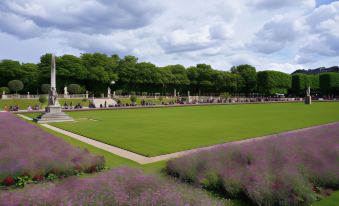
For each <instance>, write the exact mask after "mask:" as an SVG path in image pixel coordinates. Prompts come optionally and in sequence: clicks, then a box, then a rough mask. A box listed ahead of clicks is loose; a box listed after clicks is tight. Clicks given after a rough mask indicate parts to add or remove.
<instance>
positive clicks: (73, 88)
mask: <svg viewBox="0 0 339 206" xmlns="http://www.w3.org/2000/svg"><path fill="white" fill-rule="evenodd" d="M68 91H69V93H71V94H80V92H81V87H80V85H79V84H70V85H68Z"/></svg>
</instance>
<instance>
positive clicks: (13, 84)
mask: <svg viewBox="0 0 339 206" xmlns="http://www.w3.org/2000/svg"><path fill="white" fill-rule="evenodd" d="M8 88H9V89H10V90H11V91H15V93H18V91H21V90H22V89H23V88H24V84H23V83H22V81H20V80H12V81H10V82H8Z"/></svg>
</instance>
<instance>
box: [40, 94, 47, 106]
mask: <svg viewBox="0 0 339 206" xmlns="http://www.w3.org/2000/svg"><path fill="white" fill-rule="evenodd" d="M39 102H40V103H41V104H44V103H45V102H47V97H46V96H45V95H41V96H40V97H39Z"/></svg>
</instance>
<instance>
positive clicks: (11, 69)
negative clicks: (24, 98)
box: [0, 59, 22, 85]
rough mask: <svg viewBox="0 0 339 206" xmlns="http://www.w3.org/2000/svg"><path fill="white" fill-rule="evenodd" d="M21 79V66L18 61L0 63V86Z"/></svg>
mask: <svg viewBox="0 0 339 206" xmlns="http://www.w3.org/2000/svg"><path fill="white" fill-rule="evenodd" d="M21 77H22V72H21V65H20V63H19V62H18V61H13V60H7V59H5V60H2V61H0V85H6V84H7V83H8V80H9V79H20V78H21Z"/></svg>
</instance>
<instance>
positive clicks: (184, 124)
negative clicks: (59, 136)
mask: <svg viewBox="0 0 339 206" xmlns="http://www.w3.org/2000/svg"><path fill="white" fill-rule="evenodd" d="M69 115H71V116H72V117H74V118H75V119H76V120H78V121H77V122H75V123H54V124H53V125H54V126H57V127H60V128H63V129H66V130H69V131H72V132H74V133H77V134H80V135H83V136H87V137H90V138H93V139H96V140H99V141H102V142H105V143H108V144H111V145H114V146H118V147H121V148H124V149H127V150H130V151H133V152H137V153H140V154H143V155H146V156H156V155H161V154H166V153H172V152H177V151H182V150H187V149H192V148H197V147H203V146H207V145H213V144H218V143H223V142H229V141H236V140H242V139H247V138H252V137H257V136H263V135H269V134H274V133H279V132H283V131H288V130H293V129H298V128H303V127H308V126H313V125H318V124H325V123H329V122H334V121H339V102H331V103H328V102H327V103H314V104H312V105H304V104H303V103H276V104H247V105H222V106H220V105H215V106H194V107H177V108H156V109H132V110H105V111H84V112H70V113H69Z"/></svg>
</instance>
